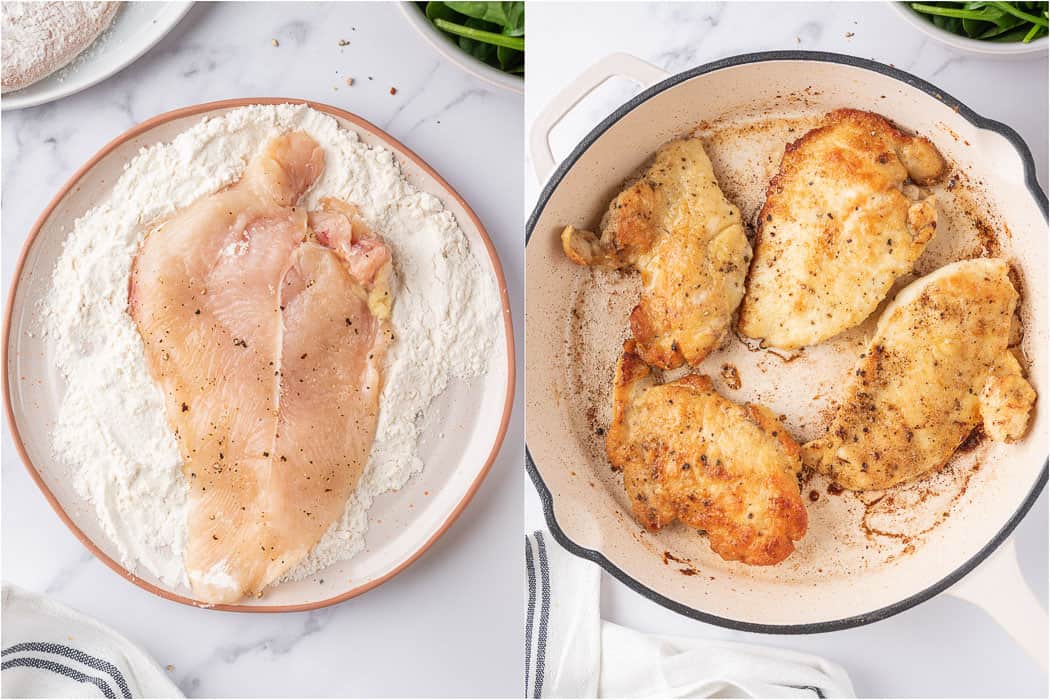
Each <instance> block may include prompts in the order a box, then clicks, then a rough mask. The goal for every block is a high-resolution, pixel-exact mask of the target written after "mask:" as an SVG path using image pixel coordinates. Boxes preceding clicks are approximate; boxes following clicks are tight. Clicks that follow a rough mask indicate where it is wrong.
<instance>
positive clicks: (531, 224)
mask: <svg viewBox="0 0 1050 700" xmlns="http://www.w3.org/2000/svg"><path fill="white" fill-rule="evenodd" d="M772 61H812V62H816V63H833V64H838V65H844V66H847V67H850V68H857V69H861V70H867V71H871V72H873V73H879V74H882V75H885V76H887V77H890V78H893V79H895V80H897V81H899V82H902V83H904V84H905V85H908V86H909V87H913V88H915V89H917V90H920V91H922V92H924V93H926V95H927V96H929V97H931V98H933V99H935V100H937V101H938V102H941V103H942V104H944V105H946V106H948V107H949V108H951V109H954V110H955V111H957V112H958V113H959V114H960V115H961V116H962V117H963V118H964V119H966V120H967V121H968V122H970V123H971V124H973V125H974V126H976V127H977V128H979V129H984V130H987V131H992V132H995V133H998V134H999V135H1000V136H1002V137H1003V138H1005V139H1006V140H1007V141H1008V142H1009V143H1010V145H1011V146H1012V147H1013V149H1014V150H1015V151H1016V152H1017V155H1018V157H1019V158H1020V159H1021V163H1022V166H1023V169H1024V178H1025V186H1026V188H1027V190H1028V193H1029V194H1030V195H1031V197H1032V199H1033V201H1034V202H1035V203H1036V206H1038V207H1039V209H1040V211H1041V212H1042V214H1043V218H1044V219H1046V218H1047V197H1046V193H1045V192H1043V190H1042V187H1040V185H1039V181H1038V178H1037V177H1036V166H1035V160H1034V159H1033V157H1032V152H1031V149H1029V148H1028V144H1027V143H1025V141H1024V139H1022V138H1021V136H1020V135H1019V134H1018V133H1017V132H1016V131H1015V130H1014V129H1012V128H1011V127H1009V126H1008V125H1006V124H1003V123H1002V122H999V121H995V120H994V119H989V118H987V117H984V116H981V115H980V114H978V113H977V112H975V111H973V110H972V109H970V108H969V107H967V106H966V105H965V104H964V103H963V102H961V101H960V100H957V99H955V98H954V97H952V96H951V95H949V94H948V93H947V92H945V91H944V90H941V89H940V88H938V87H937V86H936V85H933V84H932V83H930V82H928V81H926V80H923V79H922V78H919V77H918V76H915V75H912V74H911V73H908V72H907V71H903V70H901V69H899V68H896V67H893V66H888V65H886V64H884V63H880V62H878V61H874V60H871V59H866V58H860V57H857V56H850V55H848V54H840V53H833V52H828V51H799V50H777V51H757V52H751V53H743V54H737V55H733V56H728V57H726V58H722V59H718V60H715V61H710V62H707V63H703V64H701V65H698V66H695V67H693V68H689V69H687V70H684V71H682V72H680V73H675V74H673V75H671V76H669V77H667V78H666V79H664V80H661V81H660V82H658V83H656V84H654V85H651V86H650V87H648V88H646V89H644V90H642V91H641V92H640V93H638V94H637V95H635V96H634V97H632V98H631V99H630V100H628V101H626V102H625V103H623V104H622V105H620V106H619V107H618V108H616V109H615V110H614V111H613V112H612V113H610V114H609V115H608V116H607V117H605V118H604V119H603V120H602V121H600V122H599V123H598V124H597V125H596V126H595V127H594V128H592V129H591V130H590V131H589V132H588V133H587V135H586V136H584V137H583V138H582V139H581V140H580V141H579V142H578V143H577V145H576V147H575V148H573V150H572V152H571V153H570V154H569V155H568V156H566V157H565V158H564V159H563V160H562V162H561V163H559V164H558V167H557V168H555V170H554V172H553V173H551V175H550V177H549V178H548V179H547V181H546V182H545V183H544V184H543V187H542V189H541V190H540V194H539V196H538V197H537V199H536V204H535V206H534V207H533V209H532V213H531V214H530V215H529V219H528V222H527V223H526V225H525V245H526V248H527V247H528V244H529V242H530V240H531V239H532V234H533V231H534V230H535V228H536V225H537V223H538V222H539V218H540V215H541V213H542V211H543V209H545V208H546V206H547V203H548V202H549V201H550V198H551V196H552V195H553V193H554V190H555V189H557V187H558V186H559V185H560V184H561V182H562V180H563V179H564V178H565V175H566V173H568V171H569V170H570V169H571V168H572V166H573V165H575V164H576V161H577V160H579V158H580V157H581V156H582V155H583V153H584V152H585V151H586V150H587V149H589V148H590V147H591V145H593V144H594V142H595V141H597V140H598V138H600V137H601V136H602V135H603V134H604V133H605V132H606V131H607V130H608V129H609V128H611V127H612V126H613V125H614V124H616V123H617V122H618V121H620V119H622V118H623V117H624V116H626V115H627V114H628V113H629V112H631V111H633V110H634V109H635V108H636V107H638V106H639V105H641V104H642V103H643V102H646V101H648V100H649V99H650V98H652V97H655V96H656V95H658V94H660V93H662V92H663V91H664V90H667V89H669V88H673V87H675V86H676V85H678V84H679V83H683V82H685V81H687V80H691V79H693V78H696V77H699V76H702V75H705V74H706V73H711V72H714V71H718V70H723V69H726V68H733V67H736V66H742V65H748V64H753V63H764V62H772ZM527 261H528V256H527V255H526V265H527ZM526 276H527V275H526ZM526 294H527V290H526ZM527 402H528V400H527V398H526V403H527ZM525 469H526V471H527V472H528V475H529V479H530V481H532V484H533V486H534V487H535V489H536V492H537V494H538V496H539V498H540V501H541V502H542V504H543V516H544V520H545V521H546V523H547V527H549V528H550V531H551V534H552V535H553V537H554V539H555V540H557V542H558V544H560V545H561V546H562V547H564V548H565V549H567V550H568V551H569V552H571V553H572V554H574V555H576V556H578V557H581V558H583V559H586V560H588V561H592V562H594V563H595V564H598V565H599V566H600V567H601V568H603V569H604V570H605V571H606V572H608V573H609V574H610V575H611V576H613V577H614V578H616V579H617V580H618V581H620V582H621V583H623V584H624V585H626V586H627V587H628V588H630V589H631V590H633V591H635V592H636V593H639V594H640V595H642V596H644V597H645V598H648V599H649V600H651V601H652V602H654V603H656V604H658V605H660V606H662V607H664V608H667V609H668V610H671V611H673V612H676V613H678V614H679V615H683V616H685V617H689V618H692V619H694V620H698V621H700V622H706V623H708V624H712V625H717V626H719V627H724V628H726V629H733V630H739V631H742V632H758V633H762V634H818V633H822V632H834V631H838V630H845V629H850V628H853V627H861V626H863V625H867V624H870V623H872V622H878V621H879V620H884V619H886V618H888V617H892V616H893V615H896V614H898V613H901V612H904V611H905V610H908V609H910V608H913V607H915V606H916V605H919V604H920V603H923V602H925V601H927V600H929V599H930V598H932V597H934V596H935V595H937V594H938V593H941V592H943V591H944V590H946V589H947V588H949V587H950V586H952V585H953V584H955V583H956V582H958V581H959V580H960V579H962V578H963V577H964V576H966V574H968V573H970V572H971V571H972V570H973V569H974V568H976V567H977V566H978V565H979V564H980V563H981V562H983V561H984V560H985V559H987V558H988V557H989V556H990V555H991V554H992V552H994V551H995V550H996V549H998V548H999V546H1000V545H1001V544H1002V543H1003V542H1005V541H1006V538H1007V537H1009V535H1010V533H1012V532H1013V530H1014V529H1015V528H1016V527H1017V525H1018V524H1019V523H1020V522H1021V520H1023V519H1024V517H1025V515H1027V514H1028V511H1029V510H1031V508H1032V506H1033V505H1034V504H1035V501H1036V499H1038V497H1039V496H1040V495H1041V494H1042V492H1043V489H1044V488H1046V485H1047V481H1048V475H1050V457H1048V458H1047V459H1044V461H1043V467H1042V470H1041V471H1040V472H1039V474H1038V476H1037V477H1036V479H1035V480H1034V482H1033V484H1032V488H1031V490H1030V491H1029V492H1028V494H1027V496H1026V497H1025V498H1024V499H1023V500H1022V501H1021V503H1020V504H1019V506H1018V507H1017V509H1016V510H1015V511H1014V513H1013V514H1012V515H1011V516H1010V518H1009V519H1008V520H1007V521H1006V522H1005V524H1004V525H1003V526H1002V528H1001V529H1000V530H999V531H998V532H996V534H995V535H994V536H993V537H992V538H991V539H990V540H989V541H988V542H987V543H985V545H984V546H983V547H982V548H981V549H979V550H978V551H977V552H976V553H975V554H974V555H973V556H972V557H970V558H969V559H967V560H966V561H965V562H963V563H962V564H960V565H959V566H958V567H956V568H955V569H953V570H952V571H950V572H949V573H947V574H946V575H944V576H943V577H941V578H939V579H937V580H936V581H934V582H933V583H931V584H930V585H928V586H926V587H925V588H923V589H921V590H919V591H917V592H916V593H913V594H912V595H910V596H907V597H905V598H902V599H901V600H898V601H897V602H895V603H893V604H891V605H886V606H883V607H881V608H877V609H875V610H872V611H870V612H866V613H861V614H858V615H852V616H849V617H845V618H840V619H834V620H825V621H820V622H807V623H798V624H767V623H756V622H745V621H742V620H734V619H732V618H727V617H721V616H719V615H715V614H712V613H707V612H703V611H702V610H698V609H696V608H693V607H690V606H688V605H686V604H684V603H681V602H679V601H676V600H673V599H672V598H670V597H668V596H666V595H664V594H662V593H659V592H657V591H655V590H653V589H652V588H650V587H649V586H647V585H645V584H644V583H642V582H641V581H639V580H637V579H636V578H634V577H633V576H631V575H630V574H629V573H627V572H625V571H624V570H622V569H621V568H619V567H618V566H617V565H616V564H614V563H613V562H612V561H611V560H610V559H609V558H607V557H606V556H605V555H604V554H603V553H602V552H601V551H598V550H595V549H590V548H587V547H583V546H581V545H579V544H577V543H576V542H575V541H573V540H572V539H571V538H570V537H569V536H568V535H567V534H565V531H564V530H562V528H561V526H560V525H559V523H558V520H557V518H556V517H555V514H554V495H553V493H552V492H551V490H550V488H549V487H548V486H547V484H546V482H545V481H544V480H543V476H542V475H541V474H540V471H539V468H538V467H537V466H536V463H535V461H534V460H533V458H532V453H531V451H530V450H529V444H528V434H526V436H525Z"/></svg>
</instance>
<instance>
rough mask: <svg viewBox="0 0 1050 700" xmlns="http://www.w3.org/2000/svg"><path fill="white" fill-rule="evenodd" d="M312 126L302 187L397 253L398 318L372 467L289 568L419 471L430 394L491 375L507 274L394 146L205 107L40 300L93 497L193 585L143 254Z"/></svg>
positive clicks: (70, 455) (338, 536)
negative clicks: (351, 213) (136, 303)
mask: <svg viewBox="0 0 1050 700" xmlns="http://www.w3.org/2000/svg"><path fill="white" fill-rule="evenodd" d="M294 129H301V130H304V131H306V132H307V133H308V134H310V136H312V137H313V138H314V139H315V140H316V141H317V142H318V143H320V144H321V145H322V147H323V148H324V151H325V170H324V174H323V176H322V177H321V178H320V179H319V180H318V182H317V183H316V184H315V185H314V187H313V188H312V189H311V190H310V192H309V193H308V194H307V196H306V198H305V204H306V205H307V206H308V207H311V208H312V207H315V206H316V205H317V203H318V202H319V200H320V199H321V198H322V197H325V196H332V197H337V198H340V199H343V200H346V201H348V202H352V203H354V204H356V205H357V206H358V207H359V208H360V210H361V213H362V216H363V217H364V218H365V220H366V221H367V222H368V224H369V225H370V226H371V227H372V228H373V229H374V230H375V231H377V232H378V233H380V234H381V235H382V236H383V237H384V238H385V240H386V241H387V243H388V244H389V245H390V247H391V248H392V249H393V252H394V267H395V273H396V281H395V283H394V295H395V296H394V299H395V302H394V309H393V317H392V322H393V326H394V330H395V333H396V335H397V342H396V343H395V345H394V346H393V348H392V349H391V350H390V352H389V353H388V359H387V365H386V383H385V385H384V387H383V393H382V397H381V399H380V414H379V424H378V427H377V433H376V440H375V443H374V445H373V448H372V453H371V456H370V459H369V462H368V466H367V467H366V469H365V473H364V476H363V477H362V480H361V483H360V485H359V486H358V488H357V490H356V492H355V493H354V495H353V496H352V497H351V499H350V502H349V503H348V504H347V508H346V511H345V513H344V514H343V516H342V518H341V519H340V520H339V521H338V522H337V523H335V524H334V525H333V526H332V528H331V529H330V530H329V531H328V533H327V534H326V535H325V536H324V537H323V538H322V540H321V542H320V543H318V545H317V546H316V547H315V548H314V549H313V551H312V552H311V553H310V554H309V556H308V557H307V558H306V559H305V560H304V561H303V562H301V563H300V564H299V566H297V567H296V568H295V569H294V570H293V571H292V572H290V573H289V574H288V575H287V576H286V577H285V578H286V579H293V580H294V579H301V578H304V577H306V576H309V575H311V574H313V573H315V572H317V571H319V570H321V569H323V568H324V567H326V566H328V565H329V564H331V563H333V562H336V561H340V560H345V559H348V558H350V557H352V556H353V555H354V554H356V553H357V552H358V551H360V550H361V549H362V548H363V546H364V536H365V531H366V529H367V527H368V514H367V511H368V508H369V507H370V505H371V504H372V501H373V499H374V498H375V497H376V496H377V495H379V494H381V493H383V492H385V491H389V490H392V489H398V488H400V487H401V486H403V485H404V484H405V483H406V482H407V481H408V479H409V478H411V477H412V475H413V474H416V473H417V472H419V471H420V470H421V469H422V468H423V460H422V458H421V456H420V454H419V449H418V443H419V439H420V435H421V433H422V430H423V427H424V423H425V419H424V416H425V413H426V410H427V407H428V406H429V405H430V403H431V401H432V400H433V399H434V398H435V397H436V396H438V395H439V394H441V393H442V392H443V391H444V389H445V388H446V387H447V385H448V383H449V381H450V379H452V378H464V379H467V378H470V377H475V376H479V375H481V374H484V373H485V372H486V371H487V368H488V357H489V355H490V353H491V352H492V350H493V346H494V344H495V341H496V337H497V334H498V331H499V315H500V305H499V295H498V293H497V289H496V285H495V279H494V278H493V276H492V274H491V273H490V272H489V271H488V268H487V266H485V265H482V264H480V262H479V259H478V258H476V257H475V253H474V252H473V251H472V250H471V249H470V246H469V244H468V242H467V239H466V236H465V235H464V233H463V231H462V230H461V229H460V228H459V226H458V225H457V223H456V221H455V219H454V217H453V216H452V214H451V213H450V212H448V211H446V210H444V208H443V207H442V205H441V202H440V201H439V200H438V199H437V198H436V197H434V196H432V195H429V194H427V193H425V192H420V191H418V190H416V189H415V188H414V187H412V186H411V185H410V184H409V183H408V182H407V181H406V180H405V178H404V177H403V176H402V174H401V170H400V166H399V165H398V162H397V159H396V158H395V156H394V154H393V153H391V152H390V151H388V150H385V149H382V148H374V147H371V146H368V145H367V144H365V143H363V142H361V141H360V139H359V138H358V136H357V134H356V133H354V132H353V131H349V130H346V129H343V128H341V127H340V126H339V125H338V123H337V122H336V121H335V120H334V119H333V118H331V117H329V116H327V115H324V114H321V113H320V112H317V111H314V110H311V109H308V108H307V107H305V106H302V105H276V106H263V105H254V106H250V107H244V108H241V109H237V110H233V111H231V112H228V113H226V114H224V115H222V116H220V117H215V118H210V119H205V120H203V121H201V122H200V123H199V124H197V125H196V126H194V127H193V128H191V129H190V130H188V131H186V132H184V133H182V134H180V135H179V136H177V137H176V138H175V139H174V140H173V141H171V142H170V143H165V144H158V145H155V146H151V147H149V148H144V149H142V151H140V153H139V155H138V156H137V157H136V158H135V159H133V160H132V161H131V162H130V163H129V164H128V165H127V166H126V167H125V172H124V174H123V176H122V177H121V178H120V179H119V180H118V181H117V183H116V184H115V185H114V188H113V192H112V194H111V195H110V196H109V197H108V198H107V199H106V200H104V201H102V202H101V203H99V204H98V206H96V207H95V208H94V209H92V210H91V211H90V212H88V213H87V214H85V215H84V216H83V217H82V218H80V219H78V220H77V221H76V223H75V225H74V227H73V231H72V232H71V233H70V235H69V237H68V239H67V240H66V243H65V247H64V249H63V253H62V255H61V257H60V259H59V261H58V264H57V265H56V268H55V271H54V277H53V280H52V285H51V289H50V292H49V295H48V296H47V298H46V299H45V300H44V303H43V307H42V320H43V326H44V329H45V332H46V333H47V334H48V335H49V336H50V337H51V339H52V342H53V345H54V347H55V362H56V365H57V366H58V368H59V370H60V372H61V373H62V376H63V378H64V380H65V382H66V390H65V394H64V396H63V399H62V402H61V407H60V410H59V413H58V416H57V421H56V426H55V429H54V433H53V447H54V451H55V453H56V455H57V456H58V457H59V458H60V459H62V460H63V461H64V462H66V463H68V464H69V465H70V466H71V468H72V470H73V480H74V486H75V487H76V489H77V491H78V492H79V493H80V494H81V495H82V496H83V497H84V498H85V499H87V500H88V501H89V502H90V503H91V504H93V506H94V508H95V510H96V512H97V515H98V518H99V520H100V521H101V524H102V527H103V530H104V531H105V533H106V535H107V536H108V537H109V539H110V540H112V542H113V543H114V545H115V546H116V547H117V549H118V553H119V556H120V559H121V560H122V563H123V564H124V565H125V566H126V567H128V568H129V570H131V571H137V570H140V568H141V569H145V570H146V571H148V572H150V573H151V574H153V575H155V576H156V577H158V578H159V579H161V580H162V581H164V582H165V583H166V584H168V585H177V584H180V583H183V584H184V583H186V576H185V572H184V569H183V564H182V552H183V548H184V545H185V539H186V508H187V484H186V481H185V479H184V477H183V476H182V472H181V459H180V456H179V452H178V448H177V445H176V443H175V439H174V436H173V435H172V433H171V430H170V429H169V427H168V424H167V421H166V419H165V415H164V405H163V397H162V394H161V391H160V389H159V388H158V387H157V386H156V385H155V384H154V383H153V381H152V379H151V378H150V376H149V372H148V370H147V366H146V360H145V354H144V351H143V346H142V341H141V339H140V337H139V335H138V331H137V330H136V328H135V325H134V323H133V321H132V320H131V317H130V316H129V315H128V313H127V289H128V277H129V273H130V268H131V261H132V258H133V256H134V254H135V252H136V251H137V250H138V247H139V244H140V243H141V241H142V238H143V236H144V235H145V233H146V232H147V231H148V230H149V228H150V227H151V226H152V225H153V224H154V223H156V222H157V221H158V220H160V219H162V218H164V217H167V216H170V215H171V214H172V213H173V212H175V211H176V210H177V209H179V208H182V207H185V206H187V205H188V204H190V203H192V202H193V201H194V200H196V199H198V198H200V197H202V196H204V195H206V194H210V193H212V192H215V191H217V190H219V189H221V188H222V187H225V186H226V185H229V184H231V183H232V182H235V181H236V180H237V179H238V178H239V177H240V176H241V174H242V172H243V170H244V167H245V165H246V163H247V161H248V160H249V159H250V158H251V156H252V155H254V154H255V153H256V152H257V151H259V150H260V149H261V148H262V146H263V145H264V144H265V143H266V142H267V141H268V140H269V139H270V138H272V137H274V136H277V135H279V134H281V133H284V132H287V131H289V130H294Z"/></svg>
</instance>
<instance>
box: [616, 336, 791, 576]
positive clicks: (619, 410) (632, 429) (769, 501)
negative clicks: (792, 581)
mask: <svg viewBox="0 0 1050 700" xmlns="http://www.w3.org/2000/svg"><path fill="white" fill-rule="evenodd" d="M606 450H607V452H608V455H609V460H610V461H611V462H612V463H613V465H614V466H615V467H617V468H619V469H622V470H623V480H624V485H625V486H626V488H627V494H628V496H629V497H630V499H631V509H632V512H633V514H634V517H635V519H637V520H638V522H639V523H641V524H642V525H643V526H645V527H646V528H648V529H649V530H659V529H660V528H661V527H663V526H665V525H668V524H670V523H673V522H674V521H675V520H681V521H682V522H684V523H686V524H687V525H689V526H690V527H694V528H697V529H700V530H704V531H705V532H706V533H707V536H708V539H709V541H710V544H711V549H713V550H714V551H715V552H716V553H717V554H718V555H720V556H721V557H722V558H723V559H726V560H730V561H740V562H744V563H745V564H758V565H769V564H776V563H778V562H781V561H783V560H784V559H785V558H786V557H787V556H788V555H789V554H791V552H793V551H794V549H795V546H794V542H795V541H797V540H799V539H801V538H802V536H803V535H804V534H805V533H806V526H807V516H806V509H805V507H804V506H803V503H802V496H801V494H800V493H799V482H798V479H799V473H800V471H801V468H802V464H801V461H800V459H799V446H798V444H797V443H796V442H795V441H794V440H793V439H792V438H791V436H790V435H789V434H788V431H787V430H786V429H785V428H784V426H783V425H781V424H780V423H779V422H778V421H777V420H776V418H774V417H773V415H772V414H771V413H770V412H769V411H768V410H767V409H766V408H763V407H762V406H758V405H755V404H748V405H746V406H740V405H738V404H735V403H733V402H732V401H730V400H728V399H726V398H725V397H723V396H721V395H720V394H719V393H718V392H716V391H715V390H714V388H713V387H712V385H711V380H710V379H708V378H707V377H706V376H703V375H699V374H689V375H687V376H685V377H682V378H681V379H678V380H675V381H673V382H669V383H667V384H661V383H660V382H659V380H658V379H657V378H656V377H655V376H654V375H653V372H652V370H651V369H650V368H649V367H648V366H647V365H646V364H645V362H643V360H642V358H641V357H640V356H639V355H637V354H636V353H635V344H634V343H633V342H632V341H628V342H627V343H626V344H625V346H624V352H623V355H622V356H621V358H620V360H619V363H618V365H617V368H616V379H615V384H614V387H613V420H612V424H611V425H610V427H609V432H608V434H607V437H606Z"/></svg>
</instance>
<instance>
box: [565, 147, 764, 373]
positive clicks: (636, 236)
mask: <svg viewBox="0 0 1050 700" xmlns="http://www.w3.org/2000/svg"><path fill="white" fill-rule="evenodd" d="M562 247H563V248H564V250H565V254H566V255H567V256H568V257H569V259H570V260H572V261H573V262H575V263H577V264H580V265H599V266H602V267H636V268H637V269H638V270H639V271H640V272H641V274H642V285H643V288H642V297H641V300H640V302H639V303H638V306H637V307H635V309H634V311H633V313H632V314H631V331H632V333H633V334H634V338H635V340H637V341H638V346H637V347H638V354H639V355H640V356H641V357H643V358H644V359H645V361H646V362H648V363H649V364H651V365H654V366H657V367H661V368H664V369H672V368H675V367H680V366H682V364H684V363H689V364H690V365H697V364H699V363H700V362H701V361H702V360H703V359H704V358H705V357H706V356H707V354H708V353H710V352H711V350H713V349H714V348H715V347H717V345H718V344H719V342H721V340H722V337H723V336H724V334H725V331H726V329H727V328H728V327H729V324H730V323H731V322H732V315H733V312H734V311H735V310H736V307H737V306H738V305H739V303H740V299H741V298H742V297H743V294H744V277H745V276H746V275H747V268H748V265H749V263H750V261H751V246H750V245H749V244H748V241H747V237H746V236H745V234H744V229H743V226H742V225H741V220H740V211H739V210H738V209H737V208H736V206H734V205H733V204H732V203H731V202H729V201H728V200H727V199H726V198H725V196H724V195H723V194H722V191H721V189H719V187H718V182H717V181H716V180H715V177H714V172H713V170H712V168H711V161H710V160H709V159H708V157H707V153H706V152H705V151H704V147H703V144H702V143H701V141H700V140H699V139H694V138H688V139H680V140H678V141H672V142H671V143H668V144H667V145H665V146H663V147H662V148H661V149H660V150H659V151H658V152H657V154H656V159H655V161H654V162H653V164H652V166H651V167H650V168H649V169H648V170H647V171H646V173H645V175H644V176H643V177H642V178H641V179H640V180H638V181H637V182H635V183H634V184H632V185H630V186H629V187H627V188H626V189H625V190H624V191H623V192H621V193H620V194H619V195H618V196H617V197H616V199H614V200H613V202H612V203H611V204H610V205H609V210H608V212H607V213H606V215H605V218H604V220H603V222H602V232H601V237H600V238H599V237H598V236H595V235H594V234H593V233H591V232H589V231H580V230H578V229H575V228H573V227H571V226H570V227H567V228H566V229H565V230H564V231H563V232H562Z"/></svg>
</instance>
